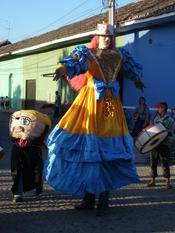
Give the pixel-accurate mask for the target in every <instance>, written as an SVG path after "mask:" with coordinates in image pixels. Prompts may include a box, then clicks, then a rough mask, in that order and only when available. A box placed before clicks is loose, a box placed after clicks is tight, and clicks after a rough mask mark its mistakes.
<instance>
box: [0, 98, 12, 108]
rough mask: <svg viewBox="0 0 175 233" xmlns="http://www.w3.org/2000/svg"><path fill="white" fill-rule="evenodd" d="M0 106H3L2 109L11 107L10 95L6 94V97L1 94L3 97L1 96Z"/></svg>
mask: <svg viewBox="0 0 175 233" xmlns="http://www.w3.org/2000/svg"><path fill="white" fill-rule="evenodd" d="M0 107H1V110H3V109H9V107H10V100H9V97H8V96H5V97H3V96H1V98H0Z"/></svg>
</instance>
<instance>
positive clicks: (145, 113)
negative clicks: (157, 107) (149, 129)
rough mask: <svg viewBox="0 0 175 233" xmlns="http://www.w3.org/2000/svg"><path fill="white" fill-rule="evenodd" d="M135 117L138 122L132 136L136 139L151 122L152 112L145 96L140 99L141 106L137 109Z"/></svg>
mask: <svg viewBox="0 0 175 233" xmlns="http://www.w3.org/2000/svg"><path fill="white" fill-rule="evenodd" d="M133 115H134V119H135V120H136V121H135V124H134V128H133V131H132V133H131V135H132V136H133V138H134V137H136V136H137V135H138V133H140V132H141V131H142V129H143V128H145V127H146V126H147V125H148V124H149V121H150V111H149V108H148V106H147V104H146V100H145V98H144V97H143V96H142V97H140V98H139V106H138V107H136V109H135V111H134V114H133Z"/></svg>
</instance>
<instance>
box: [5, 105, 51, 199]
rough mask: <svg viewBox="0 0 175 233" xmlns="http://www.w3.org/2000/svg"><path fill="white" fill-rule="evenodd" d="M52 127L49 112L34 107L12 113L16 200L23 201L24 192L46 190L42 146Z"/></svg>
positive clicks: (12, 153)
mask: <svg viewBox="0 0 175 233" xmlns="http://www.w3.org/2000/svg"><path fill="white" fill-rule="evenodd" d="M50 128H51V122H50V119H49V117H48V116H47V115H45V114H42V113H40V112H37V111H34V110H21V111H17V112H14V113H13V114H12V116H11V120H10V124H9V130H10V137H11V140H12V141H13V142H14V145H13V148H12V152H11V173H12V177H13V182H14V183H13V186H12V189H11V190H12V193H13V202H18V201H21V200H22V194H23V192H26V191H29V190H32V189H36V195H39V194H40V193H41V192H42V170H43V160H42V146H44V148H47V147H46V145H45V137H46V135H47V133H48V131H49V129H50Z"/></svg>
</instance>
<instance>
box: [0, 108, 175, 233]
mask: <svg viewBox="0 0 175 233" xmlns="http://www.w3.org/2000/svg"><path fill="white" fill-rule="evenodd" d="M8 120H9V114H8V113H2V112H0V130H1V134H0V142H1V143H2V144H3V145H4V146H5V149H6V154H5V156H4V158H3V159H2V160H1V161H0V232H2V233H12V232H13V233H18V232H22V233H114V232H115V233H142V232H143V233H150V232H154V233H158V232H159V233H163V232H164V233H165V232H166V233H170V232H175V189H171V190H167V189H166V188H165V186H164V179H163V177H162V176H161V169H159V174H160V177H159V178H158V180H157V186H156V187H153V188H147V187H146V183H147V182H148V181H149V166H148V157H146V156H141V155H139V154H138V153H136V165H137V170H138V173H139V175H140V179H141V181H140V183H138V184H134V185H129V186H127V187H124V188H122V189H120V190H118V191H113V192H112V193H111V196H110V211H109V215H107V216H104V217H97V216H96V215H95V210H94V211H77V210H74V208H73V206H74V205H75V203H78V202H79V201H80V199H79V198H74V197H72V196H69V195H64V194H61V193H58V192H56V191H54V190H53V189H52V188H50V187H49V186H48V185H47V184H46V183H44V193H43V195H42V196H41V197H40V198H39V199H34V198H33V193H32V192H29V193H27V194H25V200H24V202H22V203H18V204H16V205H14V204H12V202H11V198H12V196H11V192H10V187H11V184H12V182H11V176H10V170H9V166H10V147H11V143H10V140H9V136H8ZM45 156H46V155H45ZM171 174H172V184H173V185H174V186H175V167H171Z"/></svg>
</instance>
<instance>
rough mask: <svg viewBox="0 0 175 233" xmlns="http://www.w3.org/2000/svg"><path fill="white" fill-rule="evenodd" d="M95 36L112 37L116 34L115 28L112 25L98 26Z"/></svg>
mask: <svg viewBox="0 0 175 233" xmlns="http://www.w3.org/2000/svg"><path fill="white" fill-rule="evenodd" d="M95 34H96V35H99V36H112V35H113V34H114V33H113V26H112V25H110V24H97V29H96V32H95Z"/></svg>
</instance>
